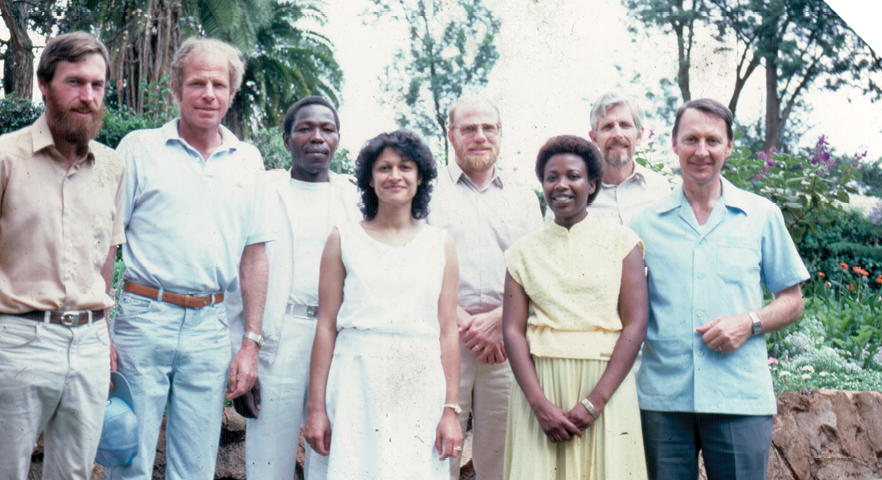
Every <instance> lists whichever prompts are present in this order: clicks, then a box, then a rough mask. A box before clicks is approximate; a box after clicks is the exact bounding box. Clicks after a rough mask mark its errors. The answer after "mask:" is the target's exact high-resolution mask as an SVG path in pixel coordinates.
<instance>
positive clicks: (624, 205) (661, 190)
mask: <svg viewBox="0 0 882 480" xmlns="http://www.w3.org/2000/svg"><path fill="white" fill-rule="evenodd" d="M670 194H671V184H670V183H669V182H668V179H667V178H665V177H664V175H661V174H659V173H656V172H654V171H652V170H650V169H648V168H646V167H644V166H642V165H640V164H639V163H636V162H634V172H633V173H632V174H631V176H629V177H628V178H626V179H625V180H624V181H622V183H620V184H618V185H607V184H605V183H601V185H600V193H598V194H597V198H595V199H594V202H593V203H592V204H591V205H589V206H588V211H590V212H591V213H592V214H593V215H596V216H597V217H598V218H599V219H601V220H604V221H607V222H613V223H618V224H619V225H625V224H627V223H628V221H629V220H631V216H633V215H634V214H635V213H637V212H638V211H639V210H640V209H642V208H643V207H645V206H647V205H649V204H650V203H652V202H654V201H656V200H661V199H662V198H665V197H667V196H668V195H670Z"/></svg>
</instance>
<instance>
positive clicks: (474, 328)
mask: <svg viewBox="0 0 882 480" xmlns="http://www.w3.org/2000/svg"><path fill="white" fill-rule="evenodd" d="M456 326H457V328H458V329H459V335H460V338H462V342H463V343H464V344H465V346H466V348H467V349H469V351H470V352H472V353H473V354H474V355H477V360H478V363H484V364H488V365H493V364H497V363H502V362H504V361H505V360H506V358H507V357H506V355H505V348H504V347H503V344H502V309H501V308H497V309H495V310H492V311H489V312H487V313H479V314H477V315H471V314H469V313H468V312H467V311H465V309H463V308H462V307H460V306H457V308H456Z"/></svg>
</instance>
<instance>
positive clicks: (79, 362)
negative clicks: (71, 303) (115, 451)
mask: <svg viewBox="0 0 882 480" xmlns="http://www.w3.org/2000/svg"><path fill="white" fill-rule="evenodd" d="M109 387H110V340H109V337H108V334H107V324H106V323H105V321H104V320H103V319H101V320H97V321H95V322H93V323H92V324H91V325H80V326H78V327H66V326H64V325H57V324H53V323H44V322H41V321H34V320H30V319H26V318H20V317H15V316H10V315H0V478H2V479H3V480H25V479H27V478H28V469H29V468H30V464H31V452H32V451H33V450H34V444H35V443H36V441H37V438H38V437H39V435H40V432H41V431H42V432H43V433H44V435H43V445H44V448H45V450H44V451H45V453H44V457H43V478H46V479H53V480H55V479H78V480H87V479H88V478H89V477H90V476H91V475H92V466H93V465H94V463H95V453H96V452H97V451H98V441H99V440H100V439H101V429H102V425H103V423H104V406H105V404H106V403H107V392H108V389H109Z"/></svg>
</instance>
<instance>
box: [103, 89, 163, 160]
mask: <svg viewBox="0 0 882 480" xmlns="http://www.w3.org/2000/svg"><path fill="white" fill-rule="evenodd" d="M141 91H142V92H143V95H144V99H145V102H144V113H143V114H141V115H138V113H137V112H136V111H135V110H134V109H132V108H129V107H127V106H125V105H122V106H119V105H117V106H113V107H112V106H108V108H107V113H106V114H105V115H104V127H103V128H102V129H101V131H100V132H98V138H96V140H98V141H99V142H101V143H103V144H105V145H107V146H108V147H110V148H116V146H117V145H119V142H120V141H121V140H122V139H123V137H125V136H126V135H127V134H128V133H129V132H133V131H135V130H141V129H144V128H159V127H161V126H162V125H164V124H165V123H166V122H168V121H169V120H171V119H172V118H175V117H176V116H177V115H178V109H177V107H176V106H175V105H174V104H169V103H168V102H167V101H166V100H165V99H166V98H168V94H170V93H171V89H170V87H169V86H168V75H166V76H165V77H163V78H162V80H160V81H159V82H153V83H147V82H141Z"/></svg>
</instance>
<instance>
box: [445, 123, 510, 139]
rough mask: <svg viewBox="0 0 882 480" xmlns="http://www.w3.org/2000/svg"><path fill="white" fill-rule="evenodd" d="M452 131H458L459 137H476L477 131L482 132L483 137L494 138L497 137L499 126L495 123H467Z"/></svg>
mask: <svg viewBox="0 0 882 480" xmlns="http://www.w3.org/2000/svg"><path fill="white" fill-rule="evenodd" d="M453 129H454V130H457V129H458V130H459V133H460V135H462V136H463V137H468V138H471V137H474V136H475V135H477V134H478V130H483V131H484V136H487V137H495V136H497V135H499V125H498V124H495V123H485V124H483V125H479V124H477V123H467V124H465V125H460V126H459V127H454V128H453Z"/></svg>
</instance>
